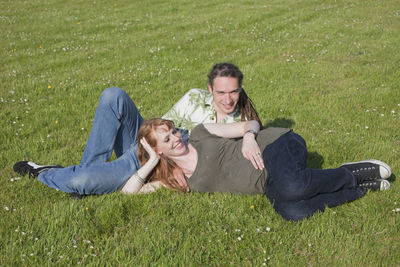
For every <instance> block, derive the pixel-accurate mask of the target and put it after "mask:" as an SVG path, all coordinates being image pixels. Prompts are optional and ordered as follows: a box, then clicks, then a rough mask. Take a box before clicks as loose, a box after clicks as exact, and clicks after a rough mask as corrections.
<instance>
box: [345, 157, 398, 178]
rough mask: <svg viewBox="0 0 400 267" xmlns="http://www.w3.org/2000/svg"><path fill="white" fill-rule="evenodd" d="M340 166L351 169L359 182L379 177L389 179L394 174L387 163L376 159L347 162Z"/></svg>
mask: <svg viewBox="0 0 400 267" xmlns="http://www.w3.org/2000/svg"><path fill="white" fill-rule="evenodd" d="M340 167H344V168H346V169H348V170H349V171H351V173H352V174H353V175H354V176H355V177H356V179H357V184H361V183H363V182H367V181H373V180H377V179H387V178H389V177H390V175H392V170H391V169H390V167H389V166H388V165H387V164H386V163H384V162H382V161H380V160H376V159H371V160H364V161H359V162H347V163H344V164H342V165H341V166H340Z"/></svg>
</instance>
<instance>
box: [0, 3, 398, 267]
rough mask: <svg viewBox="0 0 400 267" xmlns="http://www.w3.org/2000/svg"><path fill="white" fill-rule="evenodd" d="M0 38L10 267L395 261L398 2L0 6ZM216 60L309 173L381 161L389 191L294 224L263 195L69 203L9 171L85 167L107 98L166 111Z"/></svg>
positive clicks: (1, 222) (2, 206)
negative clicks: (292, 136) (234, 74)
mask: <svg viewBox="0 0 400 267" xmlns="http://www.w3.org/2000/svg"><path fill="white" fill-rule="evenodd" d="M0 33H1V39H0V44H1V46H0V47H1V49H0V59H1V68H0V79H1V85H0V123H1V127H0V140H1V142H0V151H1V152H0V178H1V181H2V186H1V187H0V233H1V237H2V238H1V241H0V253H1V254H0V265H1V266H21V265H22V266H28V265H30V266H46V265H53V264H59V265H94V266H103V265H107V266H108V265H110V266H148V265H156V266H159V265H160V266H173V265H179V266H225V265H233V266H262V265H269V266H287V265H291V266H293V265H296V266H361V265H362V266H377V265H379V266H400V252H399V251H400V238H399V237H400V223H399V222H400V185H399V181H397V180H396V175H398V170H399V169H400V160H399V158H400V133H399V129H400V128H399V124H400V86H399V84H400V78H399V77H400V69H399V65H400V49H399V48H400V46H399V44H400V5H399V1H398V0H387V1H372V0H364V1H361V0H348V1H344V0H336V1H335V0H329V1H328V0H326V1H323V0H309V1H305V0H297V1H296V0H285V1H277V0H269V1H261V0H253V1H250V0H238V1H219V0H216V1H209V0H204V1H189V0H177V1H165V0H164V1H162V0H147V1H138V0H132V1H130V0H121V1H118V0H116V1H111V2H110V1H104V0H95V1H93V0H92V1H83V0H81V1H76V0H70V1H63V0H52V1H50V0H32V1H20V0H13V1H10V0H2V1H1V2H0ZM223 61H228V62H233V63H235V64H237V65H238V66H239V67H240V68H241V70H242V71H243V72H244V75H245V79H244V82H243V86H244V88H245V89H246V91H247V93H248V95H249V96H250V97H251V98H252V99H253V101H254V103H255V105H256V108H257V110H258V111H259V115H260V117H261V119H262V121H263V122H265V124H268V125H278V126H284V127H291V128H293V129H294V130H295V131H296V132H298V133H300V134H301V135H302V136H303V137H304V138H305V139H306V140H307V145H308V148H309V151H310V158H309V164H310V166H312V167H315V168H335V167H338V166H339V165H340V164H341V163H343V162H347V161H356V160H362V159H369V158H376V159H380V160H383V161H385V162H387V163H389V165H391V167H392V169H393V173H394V175H393V176H392V177H391V184H392V187H391V188H390V190H388V191H385V192H369V193H368V194H367V195H366V196H365V197H363V198H362V199H359V200H357V201H354V202H352V203H348V204H345V205H342V206H340V207H336V208H331V209H327V210H326V211H325V212H324V213H318V214H316V215H315V216H313V217H311V218H309V219H305V220H303V221H301V222H297V223H295V222H287V221H285V220H284V219H282V218H281V217H280V216H279V215H278V214H276V213H275V212H274V210H273V208H272V206H271V205H270V203H269V201H268V199H267V198H266V197H265V196H262V195H257V196H245V195H231V194H220V193H216V194H197V193H191V194H182V193H177V192H172V191H168V190H161V191H159V192H156V193H154V194H150V195H131V196H126V195H121V194H120V193H118V192H116V193H113V194H109V195H103V196H90V197H86V198H84V199H82V200H74V199H71V198H70V197H69V196H68V195H66V194H65V193H63V192H59V191H56V190H53V189H50V188H47V187H46V186H44V185H43V184H41V183H40V182H38V181H37V180H34V179H29V178H28V177H18V176H17V175H16V174H15V173H14V172H13V170H12V166H13V164H14V163H15V162H16V161H18V160H22V159H27V160H33V161H35V162H37V163H43V164H45V163H53V164H62V165H64V166H67V165H73V164H78V163H79V161H80V157H81V155H82V152H83V149H84V146H85V141H86V139H87V137H88V135H89V133H90V129H91V122H92V119H93V116H94V112H95V109H96V105H97V101H98V97H99V96H100V94H101V92H102V91H103V90H104V89H105V88H107V87H111V86H117V87H121V88H123V89H124V90H125V91H126V92H127V93H128V94H129V95H130V96H131V97H132V99H133V100H134V101H135V103H136V104H137V106H138V107H139V109H140V112H141V114H142V115H143V117H145V118H150V117H156V116H161V115H163V114H164V113H165V112H167V111H168V109H169V108H170V107H171V106H172V105H173V104H174V103H175V102H176V101H178V100H179V98H180V97H181V96H182V95H183V94H184V93H185V92H187V91H188V90H189V89H191V88H203V89H206V82H207V79H206V75H207V73H208V71H209V70H210V68H211V67H212V65H213V64H214V63H217V62H223Z"/></svg>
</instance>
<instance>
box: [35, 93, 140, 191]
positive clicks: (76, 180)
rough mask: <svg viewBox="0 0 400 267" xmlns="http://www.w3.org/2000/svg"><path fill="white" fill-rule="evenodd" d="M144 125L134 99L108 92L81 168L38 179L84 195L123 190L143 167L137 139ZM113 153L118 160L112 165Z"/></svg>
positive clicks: (47, 172) (72, 168) (97, 111)
mask: <svg viewBox="0 0 400 267" xmlns="http://www.w3.org/2000/svg"><path fill="white" fill-rule="evenodd" d="M142 122H143V118H142V116H141V115H140V114H139V111H138V110H137V108H136V106H135V104H134V103H133V101H132V99H131V98H130V97H129V96H128V95H127V94H126V93H125V92H124V91H123V90H122V89H120V88H116V87H112V88H108V89H106V90H104V92H103V93H102V95H101V97H100V100H99V104H98V106H97V110H96V115H95V117H94V120H93V126H92V131H91V132H90V135H89V139H88V140H87V143H86V147H85V151H84V153H83V156H82V159H81V163H80V165H74V166H69V167H66V168H62V169H50V170H48V171H45V172H43V173H41V174H40V175H39V177H38V180H39V181H40V182H42V183H44V184H46V185H47V186H49V187H52V188H54V189H59V190H61V191H64V192H66V193H72V192H76V193H79V194H81V195H90V194H105V193H111V192H114V191H116V190H119V189H121V188H122V187H123V185H124V184H125V183H126V181H127V180H128V179H129V177H131V176H132V174H134V173H135V172H136V170H137V169H138V168H140V164H139V160H138V157H137V140H136V136H137V132H138V130H139V128H140V125H141V124H142ZM113 151H114V152H115V154H116V156H117V159H116V160H114V161H111V162H108V160H109V159H110V157H111V155H112V152H113Z"/></svg>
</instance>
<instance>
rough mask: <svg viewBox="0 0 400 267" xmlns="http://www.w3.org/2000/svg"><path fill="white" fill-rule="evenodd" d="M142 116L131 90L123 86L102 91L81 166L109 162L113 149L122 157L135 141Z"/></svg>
mask: <svg viewBox="0 0 400 267" xmlns="http://www.w3.org/2000/svg"><path fill="white" fill-rule="evenodd" d="M142 122H143V118H142V116H141V115H140V113H139V111H138V109H137V108H136V106H135V104H134V103H133V101H132V99H131V98H130V97H129V96H128V94H127V93H126V92H125V91H123V90H122V89H120V88H117V87H111V88H107V89H106V90H104V91H103V93H102V95H101V96H100V99H99V104H98V106H97V110H96V114H95V117H94V120H93V126H92V130H91V132H90V135H89V138H88V140H87V142H86V147H85V151H84V153H83V156H82V159H81V163H80V164H81V166H84V165H91V164H97V163H103V162H107V161H108V160H109V159H110V157H111V155H112V151H113V150H114V151H115V154H116V156H117V157H120V156H121V155H122V154H123V153H124V152H125V151H127V150H128V149H129V148H130V147H131V146H132V145H136V144H137V140H136V136H137V132H138V131H139V128H140V125H141V124H142Z"/></svg>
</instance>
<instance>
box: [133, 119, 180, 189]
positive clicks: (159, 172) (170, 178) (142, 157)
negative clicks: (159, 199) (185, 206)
mask: <svg viewBox="0 0 400 267" xmlns="http://www.w3.org/2000/svg"><path fill="white" fill-rule="evenodd" d="M163 125H165V126H167V128H168V129H169V130H170V129H173V128H175V124H174V122H173V121H170V120H165V119H161V118H153V119H149V120H145V121H144V122H143V124H142V126H140V129H139V132H138V135H137V139H138V149H137V153H138V157H139V162H140V164H141V165H142V166H143V165H144V164H145V163H146V162H147V161H148V160H149V158H150V155H149V154H148V153H147V151H146V150H145V149H144V148H143V146H142V144H141V143H140V140H141V139H142V138H143V137H144V138H145V139H146V141H147V142H148V143H149V145H150V146H151V147H152V148H155V147H156V146H157V140H156V139H155V137H154V135H153V132H154V131H155V130H156V129H157V128H158V127H160V126H163ZM176 169H180V168H179V167H178V165H176V163H175V162H173V161H172V160H170V159H169V158H167V157H166V156H164V155H160V161H159V162H158V164H157V166H156V167H155V168H154V169H153V171H152V172H151V173H150V175H149V178H148V181H149V182H150V181H161V182H162V183H164V184H165V185H166V186H167V187H169V188H171V189H174V190H177V191H182V192H186V188H182V187H181V186H179V184H178V182H177V181H176V179H175V178H174V174H173V173H174V170H176Z"/></svg>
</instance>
